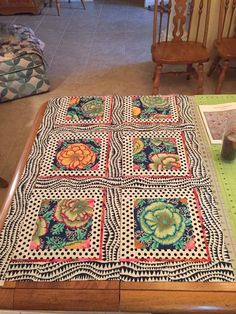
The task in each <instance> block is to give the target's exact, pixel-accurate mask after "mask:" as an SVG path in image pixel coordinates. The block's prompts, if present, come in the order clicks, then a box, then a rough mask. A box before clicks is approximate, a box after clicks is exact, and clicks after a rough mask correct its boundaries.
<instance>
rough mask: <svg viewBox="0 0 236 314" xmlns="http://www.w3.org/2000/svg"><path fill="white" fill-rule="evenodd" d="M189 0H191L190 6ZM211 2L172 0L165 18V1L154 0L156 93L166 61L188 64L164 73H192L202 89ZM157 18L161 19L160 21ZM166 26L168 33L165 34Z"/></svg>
mask: <svg viewBox="0 0 236 314" xmlns="http://www.w3.org/2000/svg"><path fill="white" fill-rule="evenodd" d="M188 2H190V5H189V7H188V6H187V3H188ZM197 2H198V3H197ZM210 2H211V0H199V1H194V0H190V1H187V0H175V1H171V0H169V4H168V12H167V19H166V22H164V18H165V16H164V1H163V0H161V1H159V0H155V5H154V22H153V43H152V49H151V52H152V60H153V62H155V63H156V67H155V72H154V77H153V94H158V93H159V85H160V76H161V73H162V68H163V65H164V64H169V65H177V64H186V65H187V68H186V71H182V72H167V73H163V74H172V75H185V76H186V77H187V79H190V76H191V75H193V76H194V77H195V78H197V86H198V88H197V93H198V94H202V93H203V70H204V66H203V63H204V62H207V61H208V59H209V54H208V52H207V49H206V42H207V33H208V24H209V11H210ZM172 16H173V18H171V17H172ZM158 18H159V21H157V19H158ZM171 20H172V22H171ZM193 22H194V23H193ZM164 30H165V36H164V38H162V37H163V31H164ZM200 30H201V32H200ZM202 30H203V31H202ZM200 33H203V35H201V34H200ZM194 63H198V65H197V70H195V69H194V67H193V64H194Z"/></svg>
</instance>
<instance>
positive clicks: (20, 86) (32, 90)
mask: <svg viewBox="0 0 236 314" xmlns="http://www.w3.org/2000/svg"><path fill="white" fill-rule="evenodd" d="M7 78H9V79H8V80H7ZM49 86H50V85H49V81H48V79H47V77H46V76H45V74H44V66H43V65H41V66H39V67H37V68H34V69H30V70H26V71H19V72H15V73H11V74H8V75H5V79H4V80H3V81H0V98H1V101H0V102H4V101H7V100H13V99H18V98H22V97H26V96H29V95H36V94H40V93H45V92H47V91H48V90H49Z"/></svg>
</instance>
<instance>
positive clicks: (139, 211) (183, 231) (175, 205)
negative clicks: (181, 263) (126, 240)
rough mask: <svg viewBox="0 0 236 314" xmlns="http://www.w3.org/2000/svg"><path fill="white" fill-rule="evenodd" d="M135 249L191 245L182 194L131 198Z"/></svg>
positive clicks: (190, 222) (187, 212) (185, 203)
mask: <svg viewBox="0 0 236 314" xmlns="http://www.w3.org/2000/svg"><path fill="white" fill-rule="evenodd" d="M134 220H135V229H134V241H135V248H136V249H148V250H150V249H151V250H156V249H159V250H163V249H164V250H165V249H177V250H178V249H180V250H183V249H189V250H191V249H194V247H195V241H194V236H193V227H192V221H191V216H190V213H189V208H188V200H187V199H186V198H155V199H152V198H151V199H146V198H144V199H143V198H140V199H135V200H134Z"/></svg>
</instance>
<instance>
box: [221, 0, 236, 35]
mask: <svg viewBox="0 0 236 314" xmlns="http://www.w3.org/2000/svg"><path fill="white" fill-rule="evenodd" d="M232 32H234V34H233V35H234V37H236V0H221V5H220V16H219V30H218V40H220V39H221V38H222V37H224V38H225V37H226V38H229V37H231V34H232Z"/></svg>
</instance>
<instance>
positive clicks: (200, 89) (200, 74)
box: [197, 63, 204, 94]
mask: <svg viewBox="0 0 236 314" xmlns="http://www.w3.org/2000/svg"><path fill="white" fill-rule="evenodd" d="M203 70H204V65H203V63H199V64H198V66H197V93H198V94H203Z"/></svg>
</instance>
